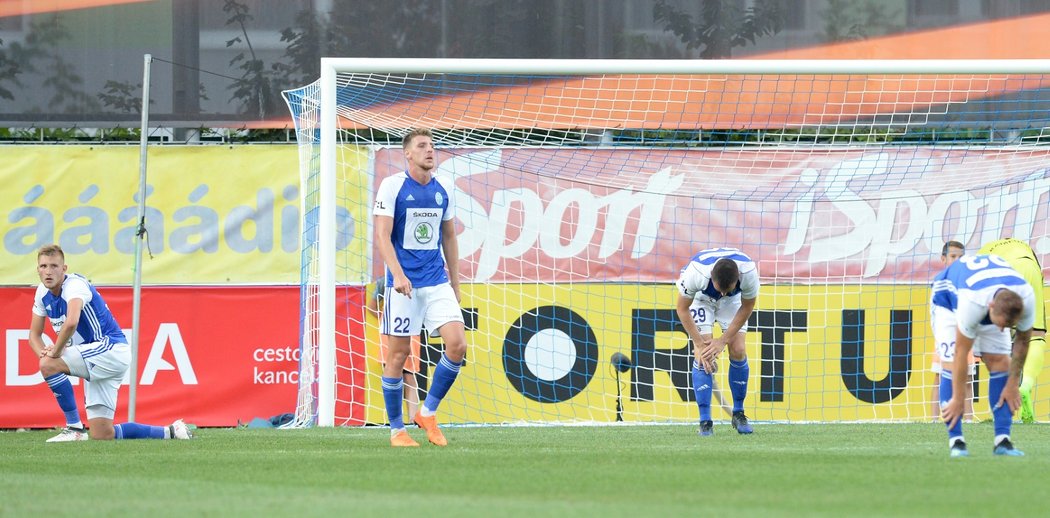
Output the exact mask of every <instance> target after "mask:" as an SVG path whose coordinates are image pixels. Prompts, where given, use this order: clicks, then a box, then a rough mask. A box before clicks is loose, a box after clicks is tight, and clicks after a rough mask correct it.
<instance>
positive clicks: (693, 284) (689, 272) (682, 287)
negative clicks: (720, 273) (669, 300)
mask: <svg viewBox="0 0 1050 518" xmlns="http://www.w3.org/2000/svg"><path fill="white" fill-rule="evenodd" d="M719 259H732V260H733V261H734V262H735V263H736V266H737V268H739V269H740V281H739V282H737V285H736V286H735V287H734V288H733V290H732V292H730V294H729V296H730V297H733V296H736V295H740V297H741V298H742V299H754V298H757V297H758V288H759V281H758V265H756V264H755V262H754V261H752V260H751V258H750V257H748V255H747V254H745V253H743V252H741V251H740V250H737V249H735V248H711V249H708V250H701V251H700V252H698V253H697V254H696V255H694V256H693V258H692V259H690V261H689V264H687V265H685V267H684V268H682V273H681V275H680V276H679V277H678V292H679V293H681V294H682V295H684V296H686V297H691V298H696V297H697V296H699V295H701V294H702V295H705V296H707V297H710V298H711V299H713V300H718V299H720V298H722V294H721V293H719V292H718V290H716V289H715V287H714V286H713V284H712V282H711V270H712V268H714V266H715V263H716V262H718V260H719Z"/></svg>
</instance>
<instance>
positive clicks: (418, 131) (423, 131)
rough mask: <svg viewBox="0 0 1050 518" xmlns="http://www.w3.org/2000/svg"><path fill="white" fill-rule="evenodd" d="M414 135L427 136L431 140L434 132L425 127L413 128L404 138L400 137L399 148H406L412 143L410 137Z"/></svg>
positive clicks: (412, 137)
mask: <svg viewBox="0 0 1050 518" xmlns="http://www.w3.org/2000/svg"><path fill="white" fill-rule="evenodd" d="M416 137H427V138H429V139H431V140H433V139H434V134H433V133H431V132H430V130H429V129H427V128H415V129H413V130H412V131H409V132H408V134H407V135H405V138H403V139H401V149H408V145H409V144H411V143H412V139H414V138H416Z"/></svg>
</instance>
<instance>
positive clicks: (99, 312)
mask: <svg viewBox="0 0 1050 518" xmlns="http://www.w3.org/2000/svg"><path fill="white" fill-rule="evenodd" d="M73 299H80V300H83V301H84V309H82V310H81V311H80V321H79V322H77V330H76V332H75V333H73V338H72V341H73V343H74V344H91V343H96V342H103V341H107V340H106V339H108V342H109V343H128V339H127V337H125V336H124V331H123V330H121V328H120V324H117V320H116V319H115V318H113V314H112V313H110V311H109V306H107V305H106V301H105V300H103V299H102V295H99V293H98V290H96V289H95V287H94V286H92V285H91V283H90V282H88V280H87V279H85V278H84V277H83V276H80V275H77V274H75V273H71V274H68V275H66V278H65V280H64V281H62V291H61V293H59V295H58V296H55V295H54V294H52V293H51V290H49V289H47V288H45V287H44V285H43V284H41V285H40V286H38V287H37V289H36V298H35V299H34V300H33V314H34V315H38V316H41V317H47V318H48V320H50V321H51V327H52V328H53V329H54V330H55V333H58V331H59V329H61V328H62V324H64V323H65V322H66V312H67V308H68V304H69V301H71V300H73Z"/></svg>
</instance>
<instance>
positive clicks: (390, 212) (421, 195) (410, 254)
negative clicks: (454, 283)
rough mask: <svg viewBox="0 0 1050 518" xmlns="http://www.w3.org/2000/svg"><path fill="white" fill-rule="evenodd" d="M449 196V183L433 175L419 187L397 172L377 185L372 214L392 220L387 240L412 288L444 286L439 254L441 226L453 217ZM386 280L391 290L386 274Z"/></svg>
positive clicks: (402, 173)
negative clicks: (389, 241) (388, 217)
mask: <svg viewBox="0 0 1050 518" xmlns="http://www.w3.org/2000/svg"><path fill="white" fill-rule="evenodd" d="M453 192H454V189H453V185H452V180H451V179H449V178H445V177H442V176H436V175H435V176H434V177H433V178H431V180H430V182H429V183H427V184H426V185H421V184H420V183H419V182H417V181H416V180H415V179H413V178H412V176H410V175H409V174H408V172H401V173H398V174H395V175H393V176H389V177H387V178H385V179H383V182H382V183H380V184H379V190H378V191H377V192H376V200H375V206H374V207H373V209H372V213H373V215H375V216H390V217H392V218H394V226H393V229H392V230H391V235H390V240H391V242H392V243H393V244H394V252H395V253H396V254H397V260H398V262H399V263H401V268H402V269H403V270H404V271H405V276H406V277H408V280H410V281H412V287H414V288H426V287H428V286H437V285H439V284H444V283H446V282H448V273H447V272H446V271H445V258H444V256H443V255H442V252H441V223H442V222H443V221H448V220H451V219H452V218H453V216H454V215H455V214H454V213H453V210H452V208H453V200H452V193H453ZM386 277H387V286H393V284H394V282H393V281H394V279H393V276H392V275H391V274H390V272H387V274H386Z"/></svg>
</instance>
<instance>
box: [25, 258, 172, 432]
mask: <svg viewBox="0 0 1050 518" xmlns="http://www.w3.org/2000/svg"><path fill="white" fill-rule="evenodd" d="M67 269H68V266H67V265H66V258H65V254H64V253H63V252H62V249H61V248H60V247H59V246H58V245H49V246H45V247H43V248H41V249H40V251H39V252H38V253H37V274H39V276H40V286H39V287H38V288H37V290H36V297H35V299H34V301H33V320H32V323H31V324H30V330H29V346H30V347H32V348H33V351H34V352H36V354H37V356H39V357H40V374H41V375H43V376H44V381H46V382H47V385H48V386H49V387H50V388H51V392H52V393H53V394H54V395H55V399H56V400H58V406H59V408H61V409H62V412H63V413H64V414H65V415H66V427H65V428H64V429H63V430H62V432H61V433H59V434H58V435H56V436H55V437H52V438H51V439H48V441H47V442H67V441H85V440H87V439H88V433H87V432H85V430H84V424H83V423H82V422H81V421H80V412H79V410H78V409H77V402H76V399H75V398H74V396H73V385H72V384H71V383H70V382H69V378H68V376H76V377H78V378H81V379H84V380H87V381H88V383H87V384H86V385H85V387H84V399H85V410H87V418H88V424H89V425H90V428H91V431H90V437H91V439H94V440H107V439H189V438H190V437H191V434H190V431H189V429H188V428H187V427H186V424H185V423H183V422H182V420H181V419H179V420H177V421H175V422H174V423H172V424H171V425H170V426H150V425H144V424H138V423H123V424H118V425H116V426H114V425H113V414H114V412H115V411H116V408H117V390H118V389H119V388H120V384H121V382H122V381H123V379H124V374H125V373H127V371H128V367H129V363H130V361H131V348H130V347H129V346H128V340H127V338H125V337H124V332H123V331H122V330H121V328H120V325H118V324H117V321H116V319H114V318H113V314H112V313H110V311H109V307H108V306H106V301H104V300H102V296H101V295H99V293H98V291H97V290H96V289H95V287H94V286H92V285H91V283H90V282H88V280H87V279H85V278H84V277H81V276H80V275H77V274H67V273H66V270H67ZM45 318H47V319H49V320H50V321H51V326H52V327H53V328H54V330H55V334H56V335H58V336H57V338H56V339H55V343H54V345H45V344H44V341H43V332H44V319H45Z"/></svg>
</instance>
